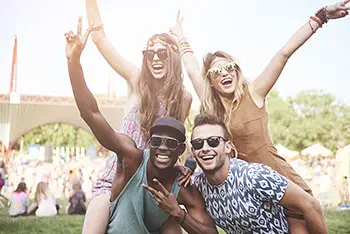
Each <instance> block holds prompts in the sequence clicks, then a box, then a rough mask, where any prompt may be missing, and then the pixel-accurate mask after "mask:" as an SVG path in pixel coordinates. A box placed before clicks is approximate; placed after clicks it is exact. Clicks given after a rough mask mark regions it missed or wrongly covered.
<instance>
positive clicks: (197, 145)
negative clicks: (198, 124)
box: [191, 136, 227, 150]
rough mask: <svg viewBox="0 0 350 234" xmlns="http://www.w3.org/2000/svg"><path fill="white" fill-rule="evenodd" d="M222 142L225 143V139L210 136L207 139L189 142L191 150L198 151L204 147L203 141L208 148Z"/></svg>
mask: <svg viewBox="0 0 350 234" xmlns="http://www.w3.org/2000/svg"><path fill="white" fill-rule="evenodd" d="M221 139H222V140H224V141H225V142H226V141H227V140H226V139H225V138H223V137H221V136H211V137H208V138H197V139H194V140H192V141H191V145H192V147H193V149H195V150H200V149H202V148H203V146H204V141H206V142H207V144H208V145H209V146H210V147H213V148H214V147H216V146H218V145H219V144H220V140H221Z"/></svg>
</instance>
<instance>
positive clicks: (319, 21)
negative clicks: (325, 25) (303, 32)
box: [310, 16, 322, 28]
mask: <svg viewBox="0 0 350 234" xmlns="http://www.w3.org/2000/svg"><path fill="white" fill-rule="evenodd" d="M310 19H312V20H313V21H315V22H316V23H317V24H318V25H319V26H320V28H322V22H321V20H320V19H319V18H318V17H315V16H311V17H310Z"/></svg>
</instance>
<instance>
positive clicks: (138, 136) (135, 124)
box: [92, 101, 166, 197]
mask: <svg viewBox="0 0 350 234" xmlns="http://www.w3.org/2000/svg"><path fill="white" fill-rule="evenodd" d="M165 113H166V102H164V101H160V102H159V109H158V116H164V115H165ZM138 115H139V111H138V103H135V104H134V106H133V107H132V108H131V110H130V111H129V113H128V114H127V115H126V116H125V117H124V118H123V121H122V127H121V129H120V133H123V134H126V135H128V136H129V137H131V138H132V139H133V140H134V141H135V143H136V146H137V148H139V149H146V148H147V139H146V138H145V137H144V136H143V134H142V132H141V126H140V121H139V117H138ZM117 159H118V157H117V155H116V154H115V153H114V152H112V153H111V154H110V156H109V157H108V160H107V162H106V166H105V170H104V172H103V174H102V176H101V177H100V178H98V179H97V180H96V182H95V183H94V185H93V187H92V195H93V196H94V197H95V196H97V195H100V194H108V195H110V194H111V188H112V184H113V181H114V176H115V173H116V171H117Z"/></svg>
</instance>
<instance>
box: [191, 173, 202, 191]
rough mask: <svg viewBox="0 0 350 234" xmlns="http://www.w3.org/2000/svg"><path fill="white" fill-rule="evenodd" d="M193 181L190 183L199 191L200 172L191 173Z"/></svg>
mask: <svg viewBox="0 0 350 234" xmlns="http://www.w3.org/2000/svg"><path fill="white" fill-rule="evenodd" d="M192 178H193V180H192V181H193V182H192V185H193V186H194V187H196V188H197V189H198V190H199V191H200V184H201V183H200V180H201V174H195V175H193V177H192Z"/></svg>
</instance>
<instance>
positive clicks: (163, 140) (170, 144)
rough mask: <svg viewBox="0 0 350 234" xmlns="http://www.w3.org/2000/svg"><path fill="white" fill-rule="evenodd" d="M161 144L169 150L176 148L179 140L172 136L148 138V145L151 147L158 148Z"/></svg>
mask: <svg viewBox="0 0 350 234" xmlns="http://www.w3.org/2000/svg"><path fill="white" fill-rule="evenodd" d="M162 144H164V145H165V146H166V147H167V148H168V149H170V150H176V148H177V146H178V145H179V144H180V142H179V141H178V140H176V139H174V138H168V137H160V136H152V137H151V138H150V139H149V145H150V146H151V147H152V148H159V147H160V146H161V145H162Z"/></svg>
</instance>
